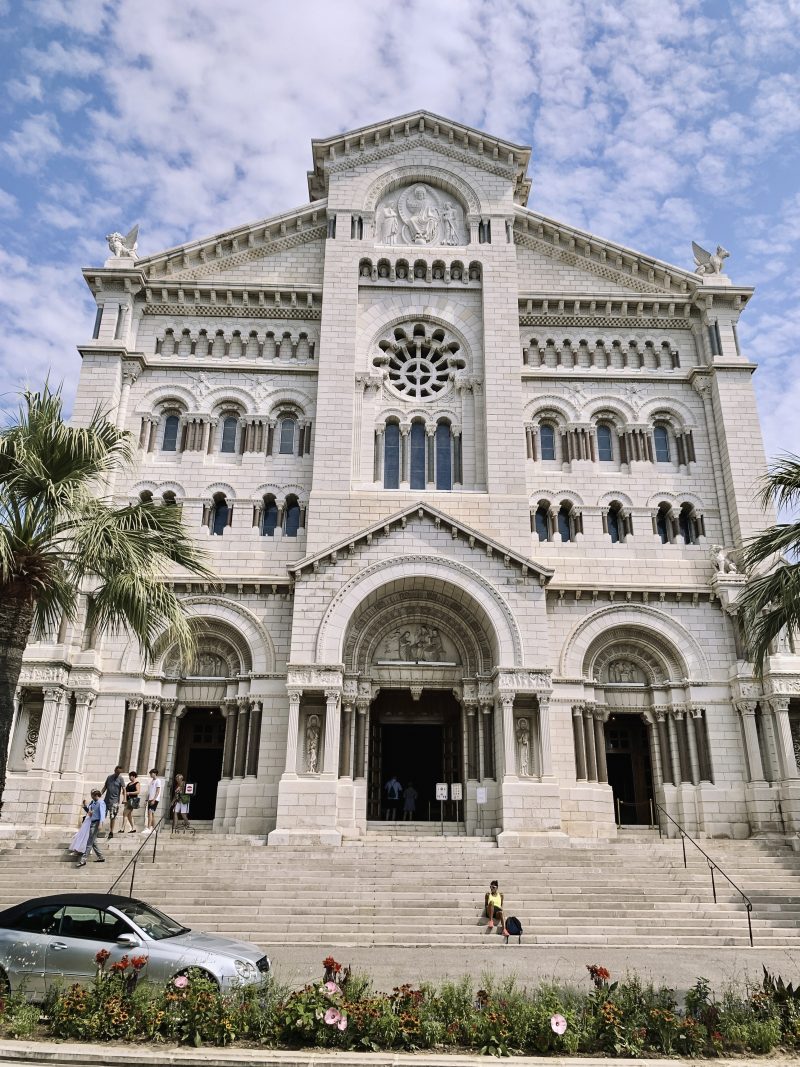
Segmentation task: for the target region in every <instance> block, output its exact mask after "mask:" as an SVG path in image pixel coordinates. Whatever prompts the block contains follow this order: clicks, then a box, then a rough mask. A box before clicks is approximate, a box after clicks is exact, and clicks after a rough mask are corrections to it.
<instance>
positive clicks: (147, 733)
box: [76, 700, 161, 775]
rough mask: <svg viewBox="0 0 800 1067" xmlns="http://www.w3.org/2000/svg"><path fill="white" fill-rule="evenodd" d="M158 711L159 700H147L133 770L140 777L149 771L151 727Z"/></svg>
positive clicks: (151, 740) (151, 742)
mask: <svg viewBox="0 0 800 1067" xmlns="http://www.w3.org/2000/svg"><path fill="white" fill-rule="evenodd" d="M160 710H161V701H159V700H148V702H147V703H146V704H145V709H144V722H143V723H142V736H141V738H140V739H139V755H138V756H137V759H136V766H135V768H134V770H136V771H138V772H139V774H140V775H145V774H147V772H148V770H149V769H150V767H149V764H150V749H151V747H152V744H153V727H154V726H155V721H156V715H157V714H158V713H159V712H160ZM76 718H77V716H76ZM125 770H126V771H128V770H130V767H126V768H125Z"/></svg>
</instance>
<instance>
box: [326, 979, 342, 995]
mask: <svg viewBox="0 0 800 1067" xmlns="http://www.w3.org/2000/svg"><path fill="white" fill-rule="evenodd" d="M323 989H324V990H325V992H326V993H327V994H328V996H331V997H332V996H333V995H334V994H335V993H341V989H340V988H339V987H338V985H337V984H336V983H335V982H326V983H325V985H324V986H323Z"/></svg>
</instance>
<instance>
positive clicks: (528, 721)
mask: <svg viewBox="0 0 800 1067" xmlns="http://www.w3.org/2000/svg"><path fill="white" fill-rule="evenodd" d="M290 677H291V676H290ZM468 685H469V683H468ZM392 688H399V689H404V690H406V691H410V693H411V697H412V699H415V698H416V699H418V698H419V696H420V694H421V692H422V689H423V688H431V689H436V688H441V687H440V686H439V687H437V686H436V685H430V686H423V685H397V686H392ZM465 688H466V687H465ZM354 689H355V691H354ZM380 689H381V686H380V685H378V684H373V683H370V682H364V681H362V682H360V683H356V685H355V686H353V685H351V684H350V683H349V680H348V682H346V683H345V686H344V687H340V686H331V685H328V686H326V687H324V688H323V687H322V686H319V687H317V686H315V685H304V686H300V685H291V684H290V685H289V687H288V694H289V725H288V731H287V743H286V764H285V769H286V773H288V774H294V773H297V766H298V757H299V754H300V752H301V749H300V744H301V724H302V723H303V716H302V713H301V704H302V702H303V697H304V696H306V697H309V698H311V699H312V700H313V698H314V696H315V695H319V694H320V693H322V694H324V698H325V709H324V740H323V743H322V763H321V769H320V770H319V771H317V772H309V771H308V770H307V769H306V770H304V771H302V772H301V773H304V774H308V773H320V774H322V775H323V776H328V777H340V778H365V777H366V776H367V737H368V727H369V712H370V708H371V706H372V702H373V700H374V699H375V698H376V697H377V695H378V693H379V691H380ZM452 692H453V695H454V696H455V697H456V699H457V701H458V702H459V703H460V705H461V707H462V709H463V711H464V738H465V744H466V753H465V755H466V777H467V779H468V780H473V781H475V780H477V781H480V780H483V779H484V778H495V777H497V768H496V758H495V744H494V723H495V714H496V713H499V714H501V715H502V720H501V721H502V724H503V759H504V763H503V768H504V773H505V774H506V775H518V776H522V777H532V778H548V777H550V776H552V773H553V771H552V759H551V744H550V705H549V694H547V693H542V692H541V691H537V692H536V693H535V695H536V697H537V707H536V708H535V709H532V710H531V711H527V710H526V711H524V712H520V713H518V714H516V715H515V712H514V702H515V699H516V697H517V695H520V696H522V695H523V694H522V693H519V694H517V692H516V691H514V690H502V691H499V692H486V693H481V694H476V693H473V692H466V693H462V692H461V691H460V690H459V689H454V690H452ZM314 711H315V712H317V707H316V705H315V706H314ZM320 711H321V709H320ZM306 722H307V716H306ZM522 724H524V725H522ZM303 732H304V731H303ZM521 737H525V739H526V740H525V742H524V744H525V745H527V744H530V748H531V753H530V760H529V759H528V757H527V755H523V752H522V749H523V743H522V742H521V740H520V738H521ZM302 740H303V741H305V738H304V737H303V738H302Z"/></svg>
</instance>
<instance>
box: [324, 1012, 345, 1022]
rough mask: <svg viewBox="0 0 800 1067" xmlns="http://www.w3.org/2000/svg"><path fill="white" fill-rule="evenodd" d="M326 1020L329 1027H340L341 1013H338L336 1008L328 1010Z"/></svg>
mask: <svg viewBox="0 0 800 1067" xmlns="http://www.w3.org/2000/svg"><path fill="white" fill-rule="evenodd" d="M324 1020H325V1024H326V1025H327V1026H338V1025H339V1023H340V1022H341V1020H342V1015H341V1012H338V1011H337V1010H336V1008H328V1010H327V1011H326V1012H325V1016H324Z"/></svg>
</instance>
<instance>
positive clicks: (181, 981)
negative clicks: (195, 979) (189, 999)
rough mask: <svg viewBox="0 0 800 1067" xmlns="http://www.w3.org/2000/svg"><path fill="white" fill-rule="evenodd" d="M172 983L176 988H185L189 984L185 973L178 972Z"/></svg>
mask: <svg viewBox="0 0 800 1067" xmlns="http://www.w3.org/2000/svg"><path fill="white" fill-rule="evenodd" d="M172 984H173V985H174V986H175V988H176V989H185V988H186V987H187V985H188V984H189V979H188V978H187V977H186V975H185V974H179V975H178V977H177V978H175V979H173V982H172Z"/></svg>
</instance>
